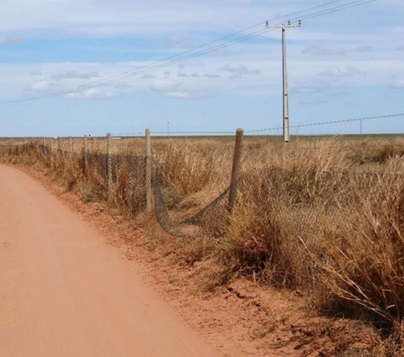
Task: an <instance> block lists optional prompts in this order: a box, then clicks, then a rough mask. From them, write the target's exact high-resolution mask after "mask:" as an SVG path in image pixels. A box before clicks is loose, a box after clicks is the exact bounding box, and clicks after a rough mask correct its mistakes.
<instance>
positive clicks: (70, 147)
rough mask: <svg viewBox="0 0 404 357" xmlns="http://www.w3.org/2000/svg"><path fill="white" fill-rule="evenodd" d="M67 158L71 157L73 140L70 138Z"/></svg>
mask: <svg viewBox="0 0 404 357" xmlns="http://www.w3.org/2000/svg"><path fill="white" fill-rule="evenodd" d="M69 156H70V157H72V156H73V138H72V137H71V136H70V137H69Z"/></svg>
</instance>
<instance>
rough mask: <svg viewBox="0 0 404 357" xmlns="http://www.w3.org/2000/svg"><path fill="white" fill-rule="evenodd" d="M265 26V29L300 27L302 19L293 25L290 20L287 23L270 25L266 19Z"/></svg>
mask: <svg viewBox="0 0 404 357" xmlns="http://www.w3.org/2000/svg"><path fill="white" fill-rule="evenodd" d="M265 27H266V28H267V29H293V28H297V27H302V21H301V20H299V22H298V23H297V24H295V25H293V24H292V23H291V22H290V21H288V23H287V24H276V25H271V24H270V23H269V22H268V21H267V22H266V25H265Z"/></svg>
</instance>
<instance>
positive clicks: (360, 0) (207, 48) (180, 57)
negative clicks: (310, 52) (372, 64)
mask: <svg viewBox="0 0 404 357" xmlns="http://www.w3.org/2000/svg"><path fill="white" fill-rule="evenodd" d="M341 1H345V0H334V1H330V2H327V3H324V4H321V5H317V6H314V7H311V8H308V9H304V10H301V11H297V12H293V13H291V14H287V15H284V16H279V17H276V18H273V19H270V20H268V22H269V21H274V20H277V19H283V18H288V17H289V16H294V15H297V14H299V13H305V12H308V11H311V10H315V9H318V8H322V7H326V6H328V5H332V4H334V3H338V2H341ZM374 1H376V0H357V1H354V2H353V3H352V2H351V3H350V4H343V5H339V6H336V7H333V8H329V9H324V10H321V11H317V12H312V13H309V14H306V15H304V16H303V17H301V18H300V19H309V18H312V17H316V16H322V15H325V14H329V13H331V12H337V11H342V10H345V9H347V8H352V7H355V6H360V5H363V4H366V3H370V2H374ZM291 21H295V19H292V20H291ZM260 24H263V22H260V23H257V24H255V25H252V26H249V27H247V28H245V29H243V30H240V31H237V32H234V33H232V34H229V35H226V36H223V37H221V38H219V39H216V40H213V41H210V42H207V43H206V44H202V45H199V46H195V47H193V48H191V49H188V50H186V51H183V52H181V53H179V54H175V55H172V56H169V57H167V58H165V59H163V60H159V61H155V62H153V63H151V64H148V65H146V66H144V67H142V68H140V69H136V70H130V71H125V72H121V73H117V74H115V75H112V76H109V77H105V78H102V79H100V80H97V81H93V82H90V83H86V84H83V85H80V86H76V87H74V88H69V89H64V90H59V91H55V92H53V93H46V94H42V95H37V96H30V97H25V98H19V99H14V100H6V101H0V104H7V103H20V102H26V101H33V100H39V99H45V98H52V97H59V96H63V95H68V94H77V93H80V92H82V91H84V90H86V89H90V88H96V87H99V86H101V85H104V84H107V83H112V82H114V81H116V80H117V79H119V78H122V77H129V76H131V77H132V76H135V75H139V74H146V73H149V72H152V71H155V70H157V69H161V68H165V67H168V66H171V65H173V64H176V63H182V62H185V61H189V60H190V59H193V58H195V57H199V56H202V55H204V54H206V53H210V52H214V51H218V50H220V49H223V48H226V47H229V46H232V45H234V44H236V43H239V42H242V41H246V40H248V39H250V38H253V37H257V36H259V35H261V34H263V33H265V32H268V31H271V30H273V29H267V28H265V29H262V30H259V31H255V32H252V33H248V34H246V35H243V36H240V37H237V38H235V39H232V40H229V41H226V42H223V43H220V44H217V45H214V46H212V45H213V44H215V43H218V42H220V41H222V40H224V39H230V38H232V37H234V36H235V35H238V34H241V33H243V32H246V31H248V30H251V29H253V28H255V27H257V26H259V25H260ZM203 48H204V49H203ZM197 49H203V50H200V51H198V52H193V51H195V50H197ZM190 52H192V53H190Z"/></svg>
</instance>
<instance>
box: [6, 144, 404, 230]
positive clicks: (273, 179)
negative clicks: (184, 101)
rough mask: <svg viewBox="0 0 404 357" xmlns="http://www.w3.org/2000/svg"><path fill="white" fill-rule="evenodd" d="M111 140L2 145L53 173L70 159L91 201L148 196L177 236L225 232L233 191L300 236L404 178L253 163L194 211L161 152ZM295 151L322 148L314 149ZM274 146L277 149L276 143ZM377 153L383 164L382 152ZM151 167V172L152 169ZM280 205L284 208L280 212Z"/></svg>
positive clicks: (135, 208) (401, 151) (396, 149)
mask: <svg viewBox="0 0 404 357" xmlns="http://www.w3.org/2000/svg"><path fill="white" fill-rule="evenodd" d="M110 140H112V139H110ZM106 141H107V142H106ZM112 142H113V140H112V141H110V142H109V144H108V140H104V139H102V138H98V139H94V140H92V142H90V143H88V138H86V139H84V140H83V139H74V140H73V139H72V138H67V139H64V140H60V139H59V140H57V145H55V140H53V139H42V141H41V142H38V140H37V142H36V143H30V144H24V145H21V144H18V145H12V144H3V145H0V153H1V154H2V155H6V154H10V155H17V156H18V155H22V154H23V153H31V154H34V153H35V152H36V153H37V154H36V157H35V160H42V161H43V162H45V163H46V164H47V165H48V166H49V167H50V168H52V169H54V170H55V171H57V169H58V168H62V169H63V168H65V167H67V166H69V165H70V167H75V168H76V170H78V172H80V173H81V174H82V175H83V177H85V179H86V180H88V181H91V182H92V185H93V186H92V187H93V189H92V191H91V192H89V193H88V196H89V197H88V199H89V200H92V199H94V197H93V196H96V198H97V197H98V198H100V199H106V200H107V199H110V197H111V196H113V199H114V200H115V201H116V202H117V203H118V204H119V205H121V206H124V207H126V208H127V209H129V210H130V211H131V212H132V213H133V214H137V213H140V212H145V211H147V209H148V208H147V197H148V195H149V196H150V197H151V200H152V206H153V207H154V209H153V211H154V214H155V217H156V219H157V221H158V222H159V223H160V225H161V227H162V228H163V229H164V230H165V231H166V232H167V233H169V234H170V235H172V236H175V237H186V236H196V235H200V234H207V233H208V234H210V235H215V236H221V235H223V234H225V231H226V229H227V227H228V225H229V223H231V222H230V217H231V215H229V212H230V211H231V210H230V209H229V195H231V192H232V191H233V192H236V194H237V197H238V201H239V202H242V203H243V204H245V203H248V204H247V205H249V207H250V209H258V211H259V210H261V211H262V212H261V213H260V214H262V215H263V217H266V216H267V215H279V211H282V212H283V213H282V215H283V217H282V220H283V221H285V222H286V221H287V222H288V223H287V224H286V225H285V227H286V226H287V227H288V229H287V230H288V231H290V232H289V234H296V232H299V234H300V236H301V235H305V234H306V235H307V234H309V232H311V233H310V234H314V233H313V232H314V231H313V229H314V227H315V226H316V225H317V223H316V222H318V221H319V220H320V219H321V220H324V219H326V218H325V217H327V216H328V218H327V219H329V220H330V221H331V220H332V221H335V220H336V217H337V216H341V214H342V215H343V213H342V212H344V207H346V206H350V205H352V203H353V202H354V201H355V199H356V198H357V197H358V192H360V193H361V195H360V196H361V197H368V198H371V197H372V196H375V197H376V196H377V195H378V192H386V190H387V187H390V186H391V184H392V181H395V182H396V183H397V182H398V183H403V187H404V179H403V178H404V175H403V173H402V172H391V171H389V172H388V173H387V172H386V171H385V170H372V171H370V172H355V171H354V170H352V169H350V170H342V171H335V170H322V171H318V170H316V169H307V170H296V169H285V168H280V167H278V166H276V165H273V166H268V167H260V166H257V167H254V166H250V167H249V168H248V169H247V170H245V171H244V173H243V174H242V175H241V176H239V177H236V178H233V181H230V180H229V185H228V186H227V187H223V188H222V190H221V192H219V193H218V194H217V195H216V196H215V197H212V199H210V200H209V202H207V203H206V202H205V203H204V204H198V205H195V207H193V209H191V210H181V209H178V207H179V206H181V202H180V200H179V199H178V194H177V191H178V190H177V188H176V187H175V186H174V185H173V184H172V183H171V182H169V181H168V180H166V179H164V175H163V174H162V170H164V169H163V168H162V167H161V164H160V162H159V158H158V157H154V158H151V160H150V161H148V156H147V155H146V151H144V153H143V154H142V153H141V150H138V153H119V152H116V153H112V151H111V152H108V150H107V147H108V145H113V144H112ZM341 147H342V148H344V147H347V145H345V146H344V145H343V146H341V145H340V146H335V148H337V149H341ZM363 147H364V146H363V144H358V145H352V146H350V148H351V149H356V148H363ZM384 147H386V148H387V150H386V149H385V148H384ZM66 148H67V150H66ZM332 148H333V146H328V149H332ZM365 148H366V150H369V149H371V148H379V149H381V152H382V157H383V155H386V157H392V156H394V155H396V156H397V155H398V156H399V157H402V156H404V144H390V145H387V144H378V145H376V144H370V145H369V146H367V147H366V145H365ZM292 149H293V146H287V147H285V149H284V150H285V151H288V150H292ZM294 149H296V150H299V151H301V150H318V148H316V147H312V148H311V147H306V148H296V147H295V148H294ZM273 150H280V149H279V148H277V147H274V148H273ZM389 150H390V151H389ZM353 152H355V150H353ZM38 153H39V154H40V155H38ZM168 155H169V154H168ZM369 155H370V154H369ZM378 155H379V156H377V157H378V160H379V162H380V160H381V159H380V152H378ZM368 159H369V158H368ZM250 160H251V158H250ZM352 160H353V162H354V160H357V163H358V164H360V163H363V160H364V159H363V157H362V156H361V155H359V156H358V158H356V159H355V158H354V157H352ZM361 160H362V161H361ZM369 161H372V159H369ZM375 161H377V160H376V159H375ZM148 165H150V173H151V175H150V178H148V175H147V170H148ZM233 165H234V163H233ZM233 169H234V168H233ZM165 175H167V173H165ZM387 175H388V177H387ZM148 180H150V183H149V184H148ZM389 185H390V186H389ZM94 186H95V188H94ZM97 188H98V191H97ZM148 191H150V192H148ZM243 204H241V206H243ZM239 206H240V205H239ZM281 206H282V207H284V209H282V210H280V209H279V207H281ZM319 209H320V211H321V214H319ZM148 213H151V212H148ZM344 214H345V213H344ZM278 218H279V217H278ZM342 221H343V220H342V219H341V222H342ZM292 232H295V233H292Z"/></svg>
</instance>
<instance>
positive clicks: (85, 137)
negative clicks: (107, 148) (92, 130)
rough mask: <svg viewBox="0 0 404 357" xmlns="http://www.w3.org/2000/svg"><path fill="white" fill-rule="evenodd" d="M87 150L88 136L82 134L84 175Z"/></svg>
mask: <svg viewBox="0 0 404 357" xmlns="http://www.w3.org/2000/svg"><path fill="white" fill-rule="evenodd" d="M87 152H88V137H87V135H84V141H83V173H84V175H87V165H88V163H87Z"/></svg>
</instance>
